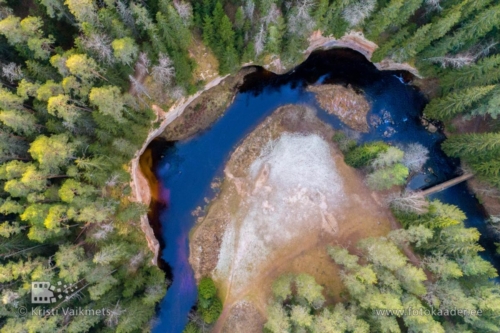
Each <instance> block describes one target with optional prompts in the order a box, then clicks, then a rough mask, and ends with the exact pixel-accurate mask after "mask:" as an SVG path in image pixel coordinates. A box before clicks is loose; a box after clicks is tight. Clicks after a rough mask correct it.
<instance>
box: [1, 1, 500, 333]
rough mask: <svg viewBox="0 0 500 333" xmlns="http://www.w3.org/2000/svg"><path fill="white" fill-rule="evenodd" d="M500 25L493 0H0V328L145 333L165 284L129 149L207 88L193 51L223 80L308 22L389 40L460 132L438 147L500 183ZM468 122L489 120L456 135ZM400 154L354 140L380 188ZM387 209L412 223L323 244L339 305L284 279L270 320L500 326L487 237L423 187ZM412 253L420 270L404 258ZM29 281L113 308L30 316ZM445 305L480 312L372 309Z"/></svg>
mask: <svg viewBox="0 0 500 333" xmlns="http://www.w3.org/2000/svg"><path fill="white" fill-rule="evenodd" d="M499 22H500V4H498V2H497V1H494V0H289V1H283V0H255V1H254V0H228V1H225V0H191V1H187V0H173V1H170V0H0V67H1V68H0V76H1V77H0V293H1V296H2V306H1V307H0V332H6V333H10V332H30V333H31V332H72V333H77V332H143V331H149V330H150V329H151V327H152V326H153V325H154V319H153V318H154V314H155V308H156V306H157V304H158V302H159V301H160V300H161V299H162V298H163V297H164V295H165V293H166V292H167V287H168V284H169V281H168V279H167V278H166V276H165V273H164V272H163V271H162V270H160V269H159V268H158V267H157V266H155V265H152V264H151V259H152V254H151V253H150V251H149V249H148V248H147V244H146V241H145V239H144V235H143V233H142V231H141V229H140V226H139V224H140V217H141V216H143V215H144V214H145V213H146V212H147V210H148V207H146V206H144V205H142V204H140V203H137V202H135V201H134V200H133V199H131V198H132V195H131V186H130V181H131V178H130V161H131V159H132V158H133V157H134V156H135V154H136V152H137V151H138V150H139V149H140V148H141V146H142V144H143V143H144V141H145V140H146V137H147V135H148V132H149V131H150V130H151V128H155V126H158V123H157V122H156V120H155V119H156V115H155V113H154V111H153V110H152V109H151V106H152V104H157V105H160V106H162V107H163V108H164V109H165V110H166V109H168V108H169V107H170V106H171V105H173V104H174V103H175V102H176V101H177V100H179V99H181V98H183V97H185V96H189V95H191V94H193V93H195V92H196V91H198V90H199V89H200V88H201V87H203V85H204V84H205V83H207V82H204V80H203V78H201V77H200V76H199V75H195V74H194V73H195V72H196V70H197V68H199V67H200V66H201V65H202V63H203V61H204V59H203V58H201V59H200V58H199V57H198V58H197V57H195V56H193V48H194V46H195V45H199V44H200V43H202V44H203V45H205V46H206V47H208V48H209V50H210V52H211V53H213V55H214V56H215V58H216V60H217V66H216V70H217V71H218V73H219V74H220V75H225V74H231V73H235V72H236V71H237V70H238V69H239V68H240V67H241V66H242V64H248V63H250V62H251V63H253V64H257V65H266V64H269V63H271V62H273V61H275V60H276V59H279V61H280V63H281V64H282V66H283V67H284V68H286V69H292V68H293V67H294V66H295V65H298V64H299V63H300V62H302V61H303V60H304V50H305V49H306V48H307V47H308V43H309V42H308V37H309V36H311V34H312V33H313V32H314V31H317V30H320V31H321V32H322V34H323V35H324V36H329V35H332V36H334V37H336V38H340V37H342V36H343V35H344V34H346V33H348V32H349V31H352V30H354V31H361V32H363V33H364V36H365V37H366V38H367V39H369V40H371V41H373V42H375V43H377V45H378V46H379V47H378V48H377V49H376V51H375V53H374V55H373V58H372V61H373V62H379V61H382V60H383V59H390V60H393V61H395V62H407V63H409V64H410V65H412V66H414V67H415V68H417V69H418V71H419V73H420V74H421V75H422V76H423V77H425V80H423V82H424V84H426V87H427V88H429V87H430V88H429V89H424V90H426V91H429V98H430V102H429V103H428V104H427V106H426V108H425V110H424V116H425V117H426V118H427V119H432V120H438V121H440V122H442V123H443V124H444V125H445V127H446V128H447V129H448V130H449V134H450V135H449V138H448V139H447V140H446V141H445V142H444V143H443V144H442V148H443V150H444V151H445V152H446V153H447V154H448V155H449V156H452V157H458V158H460V159H461V161H462V164H463V168H464V169H466V170H468V171H470V172H473V173H474V174H475V175H476V176H477V177H478V178H479V179H480V180H481V181H482V182H484V184H489V185H491V186H492V187H494V188H497V189H498V188H500V122H499V121H498V119H497V117H498V115H499V114H500V84H499V81H500V45H499V42H500V25H499ZM458 116H460V117H463V118H464V119H480V118H481V119H483V123H486V124H488V126H487V127H486V128H484V126H483V127H482V128H481V130H473V131H468V132H466V133H462V132H459V131H455V130H454V128H453V125H452V121H453V119H455V118H456V117H458ZM338 139H339V140H341V139H342V138H338ZM365 148H366V147H365ZM387 152H389V153H391V154H387ZM384 153H385V154H386V155H381V154H384ZM349 156H350V157H349ZM394 156H395V157H394ZM384 158H385V159H384ZM403 158H404V157H403V155H402V154H401V153H400V152H397V151H394V150H391V149H390V148H388V147H384V146H381V145H379V146H378V147H375V148H373V147H371V149H368V150H367V149H365V150H363V148H359V147H353V146H352V145H351V144H349V143H347V149H346V161H348V160H349V159H350V161H351V163H350V164H351V165H352V166H354V167H360V166H366V165H373V164H372V163H374V161H375V160H378V162H375V164H376V165H377V167H376V168H374V171H373V173H372V174H371V175H370V176H369V179H368V183H369V184H370V185H371V186H372V187H373V188H374V189H377V190H382V189H384V187H385V186H386V185H387V182H385V181H384V180H391V181H393V184H392V183H391V184H390V185H401V184H402V183H404V179H405V178H406V176H407V175H408V172H409V169H408V168H407V167H405V166H403V164H404V161H403V160H402V159H403ZM410 169H411V168H410ZM393 174H396V175H397V177H394V178H393V177H392V176H391V175H393ZM370 177H371V178H370ZM381 179H382V181H381ZM485 186H486V185H485ZM391 207H392V209H393V211H394V213H395V215H396V217H397V218H398V219H399V220H400V222H401V223H402V225H403V226H404V228H403V229H401V230H397V231H393V232H391V233H390V234H389V235H388V237H387V238H384V239H366V240H364V241H362V242H361V243H360V244H359V245H358V248H359V251H358V252H357V253H356V254H353V253H349V252H348V251H347V250H345V249H342V248H338V247H331V248H329V249H328V253H329V255H330V256H331V258H332V264H334V263H335V264H337V265H339V266H341V267H342V269H343V270H342V272H343V273H342V281H343V283H344V285H345V287H346V288H347V291H348V294H349V297H348V298H346V302H344V304H342V303H339V304H337V305H336V306H335V307H328V306H325V305H324V299H323V298H322V297H323V296H322V294H321V286H318V285H316V283H315V281H314V279H312V280H311V277H309V276H307V275H298V276H291V275H287V276H284V277H282V278H280V279H279V280H277V281H276V284H275V286H273V292H274V303H273V305H272V306H270V308H269V310H268V317H269V318H268V322H267V324H266V326H265V329H266V330H267V331H268V332H314V333H315V332H400V331H401V328H402V327H406V328H407V329H408V330H409V331H411V332H464V333H465V332H498V331H499V329H500V321H499V319H498V318H500V289H499V288H498V285H496V284H495V283H494V282H492V280H491V278H493V277H496V276H497V274H498V272H496V270H495V269H494V268H493V267H492V266H491V264H490V263H488V262H487V261H485V260H483V259H482V258H481V257H480V256H479V254H478V252H480V251H481V250H482V248H481V247H480V246H479V245H478V244H477V241H478V239H479V234H478V232H477V230H475V229H473V228H465V227H464V225H463V221H464V220H465V216H464V214H463V213H462V212H461V211H460V210H459V209H458V208H456V207H454V206H450V205H446V204H443V203H440V202H438V201H432V202H426V201H422V200H420V199H415V198H411V197H401V198H394V200H393V201H392V203H391ZM492 221H500V217H498V216H497V217H495V216H494V217H492ZM408 247H412V248H413V249H414V250H415V251H416V253H417V254H418V256H419V257H420V258H421V261H422V264H421V265H420V266H416V265H415V263H412V262H409V261H408V258H406V256H405V255H404V253H405V249H407V248H408ZM388 254H391V259H390V260H389V259H388V258H387V255H388ZM361 255H362V256H363V258H362V259H360V258H359V256H361ZM426 280H429V281H430V283H429V284H425V283H424V281H426ZM33 281H53V282H55V281H62V282H63V283H64V284H68V285H71V286H73V287H72V289H71V291H69V292H68V293H67V297H66V298H65V299H64V300H63V301H61V303H60V305H59V306H81V307H85V306H92V307H94V308H106V309H109V310H110V313H109V314H107V315H106V316H76V317H71V316H64V315H63V314H57V315H49V314H48V315H45V316H23V315H20V312H19V309H28V311H29V312H30V313H31V311H32V310H33V309H36V308H37V305H36V304H32V303H31V295H30V290H31V283H32V282H33ZM204 284H205V287H206V289H208V291H206V292H205V293H201V294H202V295H206V297H205V296H204V297H205V298H204V300H205V303H204V304H201V305H200V306H199V308H200V312H201V317H202V319H204V320H205V322H213V321H214V320H215V319H216V318H214V317H216V316H217V315H218V313H220V310H221V309H220V308H221V303H220V300H218V299H217V298H214V294H215V291H214V290H213V289H214V287H213V286H212V285H211V283H210V282H209V281H208V282H207V281H205V282H204ZM440 306H442V307H455V308H462V309H470V310H475V311H476V313H477V311H481V313H482V315H481V316H477V315H476V316H470V317H464V318H462V317H461V318H458V319H457V318H455V317H445V319H442V318H441V321H439V320H437V319H436V318H433V317H432V316H422V317H415V316H413V317H412V316H409V317H404V318H403V317H396V316H373V315H372V310H373V309H380V308H390V309H407V308H409V307H413V308H430V307H436V308H439V307H440ZM214 313H215V315H214ZM202 321H203V320H202ZM200 325H201V326H203V324H200ZM200 325H195V324H190V325H189V326H188V327H187V329H186V332H199V331H200V328H199V326H200Z"/></svg>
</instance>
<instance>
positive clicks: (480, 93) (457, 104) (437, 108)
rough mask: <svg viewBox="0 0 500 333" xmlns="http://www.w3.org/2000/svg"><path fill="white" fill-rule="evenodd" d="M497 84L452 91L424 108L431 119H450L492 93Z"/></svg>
mask: <svg viewBox="0 0 500 333" xmlns="http://www.w3.org/2000/svg"><path fill="white" fill-rule="evenodd" d="M494 88H495V86H480V87H473V88H468V89H464V90H459V91H456V92H453V93H450V94H448V95H446V96H444V97H442V98H435V99H433V100H432V101H431V102H430V103H429V104H428V105H427V106H426V107H425V110H424V113H425V115H426V116H427V117H429V118H431V119H450V118H451V117H452V116H455V115H457V114H460V113H463V112H465V111H467V110H468V109H469V108H470V107H471V106H472V105H473V104H474V103H475V102H477V101H479V100H481V99H482V98H483V97H484V96H486V95H487V94H488V93H490V92H491V91H492V90H493V89H494Z"/></svg>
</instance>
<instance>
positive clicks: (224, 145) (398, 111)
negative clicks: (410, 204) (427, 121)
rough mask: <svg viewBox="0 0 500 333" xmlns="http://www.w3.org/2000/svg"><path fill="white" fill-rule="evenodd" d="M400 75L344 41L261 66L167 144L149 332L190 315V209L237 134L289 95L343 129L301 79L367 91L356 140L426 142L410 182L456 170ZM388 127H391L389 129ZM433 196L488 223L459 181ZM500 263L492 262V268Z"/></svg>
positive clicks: (176, 329)
mask: <svg viewBox="0 0 500 333" xmlns="http://www.w3.org/2000/svg"><path fill="white" fill-rule="evenodd" d="M403 77H404V78H405V79H408V74H406V73H400V72H391V71H383V72H381V71H378V70H377V69H376V68H375V67H374V66H373V64H371V63H370V62H368V61H367V60H366V59H365V58H364V56H362V55H361V54H359V53H357V52H355V51H352V50H348V49H333V50H328V51H319V52H315V53H313V54H312V55H311V56H310V57H309V58H308V60H307V61H305V62H304V63H303V64H302V65H300V66H298V67H297V68H296V69H295V70H293V71H292V72H290V73H288V74H284V75H275V74H272V73H270V72H267V71H265V70H263V69H261V68H259V69H258V70H257V72H255V73H252V74H249V75H248V76H247V77H246V78H245V83H244V84H243V86H242V87H241V88H240V92H239V93H238V94H237V96H236V98H235V100H234V102H233V104H232V105H231V106H230V107H229V108H228V110H227V111H226V113H225V114H224V115H223V116H222V117H221V118H220V119H218V120H217V122H215V123H214V124H213V125H212V126H211V127H210V128H208V129H206V130H205V131H204V132H203V133H200V134H198V135H197V136H195V137H193V138H191V139H188V140H184V141H178V142H175V143H174V144H169V145H168V146H166V147H165V150H164V151H163V154H162V155H163V157H162V158H161V160H160V161H159V163H158V167H157V169H156V176H157V178H158V180H159V181H160V183H161V188H162V191H161V196H162V197H163V199H164V201H165V202H166V206H165V207H164V208H163V209H162V210H161V212H160V216H159V219H160V222H161V227H162V230H161V235H162V237H163V241H164V243H165V248H164V249H163V252H162V258H163V260H164V261H165V262H167V263H168V264H169V266H170V267H171V271H172V275H173V283H172V285H171V286H170V288H169V290H168V292H167V295H166V296H165V298H164V299H163V300H162V302H161V304H160V306H159V311H158V324H157V326H156V327H155V329H154V332H167V333H181V332H182V330H183V329H184V327H185V325H186V323H187V321H188V313H189V311H190V310H191V308H192V306H193V305H194V304H195V302H196V297H197V295H196V284H195V281H194V276H193V271H192V269H191V266H190V265H189V262H188V258H189V253H188V252H189V247H188V236H189V231H190V230H191V228H192V227H193V225H194V222H195V217H193V216H192V214H191V212H192V211H193V210H195V209H196V207H198V206H201V207H204V206H205V205H206V202H207V201H208V200H210V199H211V198H213V196H214V192H213V190H212V189H211V187H210V184H211V183H212V181H213V180H214V178H216V177H221V176H222V171H223V168H224V165H225V163H226V162H227V160H228V159H229V156H230V154H231V152H232V151H233V150H234V148H236V147H237V146H238V144H239V143H240V142H241V141H242V140H243V138H244V137H245V136H246V135H247V134H249V133H250V132H251V131H252V130H253V129H254V128H255V127H256V126H257V125H258V124H259V123H260V122H261V121H262V120H263V119H264V118H265V117H266V116H268V115H269V114H271V113H272V111H273V110H275V109H276V108H278V107H279V106H282V105H285V104H290V103H300V104H306V105H309V106H312V107H314V108H315V109H317V112H318V116H319V117H320V118H321V119H322V120H324V121H325V122H327V123H329V124H331V125H332V127H334V128H336V129H347V127H346V126H345V125H343V124H342V123H341V122H340V121H339V119H338V118H337V117H336V116H332V115H329V114H327V113H326V112H325V111H324V110H322V109H321V108H320V107H319V105H318V104H317V103H316V101H315V99H314V95H313V94H312V93H309V92H307V91H306V90H305V88H306V87H307V85H311V84H323V83H337V84H350V85H352V86H353V87H354V88H355V89H359V90H362V91H363V92H364V93H365V94H366V96H367V98H368V99H369V101H370V102H371V105H372V108H371V111H370V113H369V115H368V117H369V118H370V117H371V116H373V115H378V116H379V117H380V118H381V119H385V121H382V124H380V125H379V126H378V127H376V128H371V130H370V132H369V133H365V134H362V135H361V136H360V142H368V141H375V140H383V141H386V142H389V143H391V144H393V145H404V144H408V143H413V142H419V143H421V144H422V145H424V146H426V147H427V148H428V149H429V150H430V152H431V153H430V156H431V158H430V160H429V161H428V163H427V164H426V165H425V167H424V170H428V168H431V169H432V171H433V172H429V171H426V173H423V174H420V175H416V176H415V177H413V178H412V180H411V181H410V182H409V185H408V186H409V187H411V188H413V189H416V188H426V187H429V186H432V185H433V184H436V183H440V182H443V181H445V180H447V179H450V178H452V177H453V176H454V175H455V174H456V172H457V161H456V160H454V159H450V158H447V157H446V156H445V155H444V153H443V152H442V151H441V150H440V148H439V145H440V143H441V142H442V141H443V140H444V136H443V135H442V134H441V133H434V134H432V133H430V132H428V131H427V130H425V128H424V127H423V126H422V125H421V122H420V119H419V116H420V115H421V112H422V109H423V107H424V106H425V103H426V101H425V98H424V97H423V96H422V94H421V93H420V92H419V91H418V90H417V89H416V88H414V87H413V86H411V85H407V84H405V83H404V81H405V80H404V79H403ZM387 114H390V118H389V117H387ZM384 115H386V117H385V118H384ZM390 128H393V129H394V130H395V132H394V133H393V134H392V135H391V136H389V137H387V133H388V130H389V129H390ZM384 133H386V135H384ZM434 197H436V198H439V199H440V200H442V201H444V202H447V203H454V204H457V205H458V206H459V207H461V208H462V209H463V210H464V211H465V213H466V214H467V217H468V220H467V221H466V223H467V224H468V225H470V226H474V227H480V231H481V232H483V231H486V230H485V228H484V226H485V223H484V221H485V217H484V213H483V211H482V208H481V206H480V205H479V203H478V202H477V200H476V199H475V198H474V197H473V196H471V194H470V192H469V191H468V190H467V188H466V186H465V185H464V184H462V185H458V186H456V187H454V188H451V189H448V190H447V191H443V192H441V193H438V194H436V195H435V196H434ZM483 229H484V230H483ZM483 243H484V244H483ZM485 244H487V245H488V248H487V250H488V253H487V254H486V256H487V257H488V258H489V259H496V261H497V262H496V264H498V257H497V258H494V257H493V252H494V246H493V244H492V240H491V239H489V238H487V237H483V238H482V245H483V246H484V245H485ZM490 245H491V246H490ZM491 251H493V252H491ZM499 267H500V265H497V269H498V268H499Z"/></svg>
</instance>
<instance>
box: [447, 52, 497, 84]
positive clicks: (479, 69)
mask: <svg viewBox="0 0 500 333" xmlns="http://www.w3.org/2000/svg"><path fill="white" fill-rule="evenodd" d="M499 80H500V55H493V56H490V57H487V58H484V59H481V60H480V61H478V63H477V64H475V65H472V66H469V67H464V68H461V69H458V70H453V71H450V72H448V73H446V74H445V75H443V76H442V77H441V79H440V84H441V87H443V88H444V89H445V90H446V91H448V90H451V89H459V88H465V87H469V86H478V85H488V84H493V83H496V82H498V81H499Z"/></svg>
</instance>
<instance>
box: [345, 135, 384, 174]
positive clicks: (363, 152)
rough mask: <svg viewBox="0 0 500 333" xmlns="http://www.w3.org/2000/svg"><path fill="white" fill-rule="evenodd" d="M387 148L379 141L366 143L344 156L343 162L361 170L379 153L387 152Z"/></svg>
mask: <svg viewBox="0 0 500 333" xmlns="http://www.w3.org/2000/svg"><path fill="white" fill-rule="evenodd" d="M388 148H389V146H388V145H387V144H386V143H384V142H381V141H377V142H371V143H366V144H364V145H362V146H358V147H356V148H354V149H352V150H350V151H348V152H347V153H346V154H345V162H346V163H347V164H348V165H350V166H352V167H354V168H361V167H364V166H367V165H369V164H370V163H371V162H372V161H373V160H374V159H375V158H376V157H377V155H378V154H379V153H381V152H385V151H387V149H388Z"/></svg>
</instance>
